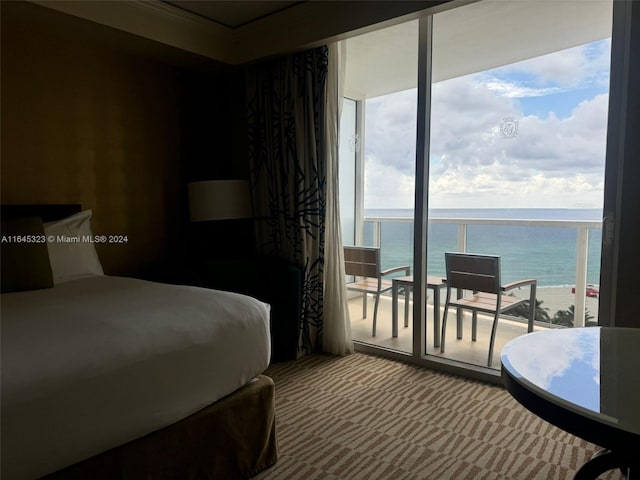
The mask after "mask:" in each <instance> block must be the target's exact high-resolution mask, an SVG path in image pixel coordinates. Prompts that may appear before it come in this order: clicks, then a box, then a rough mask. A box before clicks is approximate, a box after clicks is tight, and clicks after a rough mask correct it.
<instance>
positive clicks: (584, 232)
mask: <svg viewBox="0 0 640 480" xmlns="http://www.w3.org/2000/svg"><path fill="white" fill-rule="evenodd" d="M363 221H364V222H365V223H367V222H370V223H372V224H373V246H374V247H380V246H381V239H382V235H381V233H382V229H381V225H382V224H383V223H396V222H397V223H413V218H411V217H409V218H407V217H369V216H367V217H364V219H363ZM429 223H430V224H453V225H457V227H458V231H457V247H456V248H457V250H458V251H459V252H466V251H467V227H468V226H469V225H492V226H525V227H565V228H566V227H569V228H573V229H576V230H577V240H576V277H575V280H576V281H575V305H574V309H575V310H574V312H575V313H574V325H575V326H577V327H583V326H584V325H585V315H586V307H585V306H586V294H587V262H588V251H589V230H590V229H601V228H602V222H601V221H580V220H575V221H574V220H508V219H482V218H431V219H429Z"/></svg>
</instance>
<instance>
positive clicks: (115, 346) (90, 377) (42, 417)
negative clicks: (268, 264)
mask: <svg viewBox="0 0 640 480" xmlns="http://www.w3.org/2000/svg"><path fill="white" fill-rule="evenodd" d="M1 313H2V324H1V327H2V330H1V333H2V478H3V479H7V480H10V479H14V478H16V479H21V478H34V477H38V476H42V475H45V474H47V473H51V472H53V471H55V470H58V469H60V468H62V467H65V466H67V465H70V464H72V463H75V462H78V461H80V460H83V459H86V458H89V457H91V456H93V455H95V454H97V453H100V452H102V451H105V450H108V449H109V448H112V447H114V446H117V445H121V444H123V443H126V442H128V441H130V440H133V439H135V438H138V437H141V436H143V435H145V434H147V433H150V432H153V431H155V430H158V429H160V428H162V427H164V426H167V425H169V424H171V423H174V422H176V421H178V420H181V419H182V418H185V417H186V416H188V415H190V414H192V413H194V412H196V411H198V410H200V409H201V408H203V407H205V406H206V405H208V404H210V403H212V402H215V401H216V400H218V399H220V398H222V397H223V396H225V395H227V394H229V393H231V392H233V391H234V390H236V389H237V388H239V387H241V386H242V385H244V384H246V383H247V382H248V381H249V380H251V379H252V378H253V377H254V376H256V375H257V374H259V373H261V372H262V371H264V369H265V368H266V367H267V365H268V363H269V358H270V340H269V306H268V305H266V304H264V303H262V302H259V301H258V300H255V299H253V298H250V297H247V296H244V295H239V294H234V293H228V292H220V291H216V290H208V289H203V288H196V287H186V286H175V285H164V284H158V283H152V282H146V281H142V280H135V279H131V278H122V277H109V276H96V277H89V278H86V279H82V280H76V281H73V282H69V283H64V284H61V285H58V286H56V287H54V288H51V289H45V290H37V291H31V292H20V293H10V294H4V295H2V311H1Z"/></svg>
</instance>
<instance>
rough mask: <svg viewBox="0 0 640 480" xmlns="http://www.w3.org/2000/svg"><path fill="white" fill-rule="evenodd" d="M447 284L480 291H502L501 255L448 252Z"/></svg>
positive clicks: (446, 260) (446, 257)
mask: <svg viewBox="0 0 640 480" xmlns="http://www.w3.org/2000/svg"><path fill="white" fill-rule="evenodd" d="M444 256H445V265H446V270H447V286H449V287H451V288H461V289H464V290H474V291H478V292H487V293H500V257H499V256H495V255H478V254H469V253H451V252H447V253H445V254H444Z"/></svg>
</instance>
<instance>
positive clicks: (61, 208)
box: [0, 203, 82, 222]
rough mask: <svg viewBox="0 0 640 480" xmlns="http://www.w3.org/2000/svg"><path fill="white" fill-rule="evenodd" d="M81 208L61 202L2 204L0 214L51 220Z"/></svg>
mask: <svg viewBox="0 0 640 480" xmlns="http://www.w3.org/2000/svg"><path fill="white" fill-rule="evenodd" d="M81 209H82V207H81V205H80V204H77V203H61V204H49V205H37V204H33V205H2V206H0V216H1V217H2V218H16V217H31V216H37V217H40V218H41V219H42V221H43V222H52V221H54V220H60V219H61V218H65V217H68V216H69V215H73V214H74V213H78V212H79V211H80V210H81Z"/></svg>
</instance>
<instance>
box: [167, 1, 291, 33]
mask: <svg viewBox="0 0 640 480" xmlns="http://www.w3.org/2000/svg"><path fill="white" fill-rule="evenodd" d="M163 3H167V4H169V5H173V6H174V7H176V8H179V9H181V10H184V11H186V12H189V13H193V14H195V15H198V16H200V17H202V18H206V19H207V20H211V21H212V22H216V23H218V24H220V25H223V26H225V27H229V28H238V27H242V26H244V25H247V24H249V23H251V22H255V21H257V20H260V19H263V18H266V17H269V16H271V15H275V14H277V13H279V12H281V11H283V10H285V9H287V8H291V7H293V6H295V5H297V4H300V3H303V2H302V1H284V0H282V1H276V0H269V1H265V0H260V1H254V0H244V1H238V0H235V1H223V0H219V1H203V0H179V1H169V0H163Z"/></svg>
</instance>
